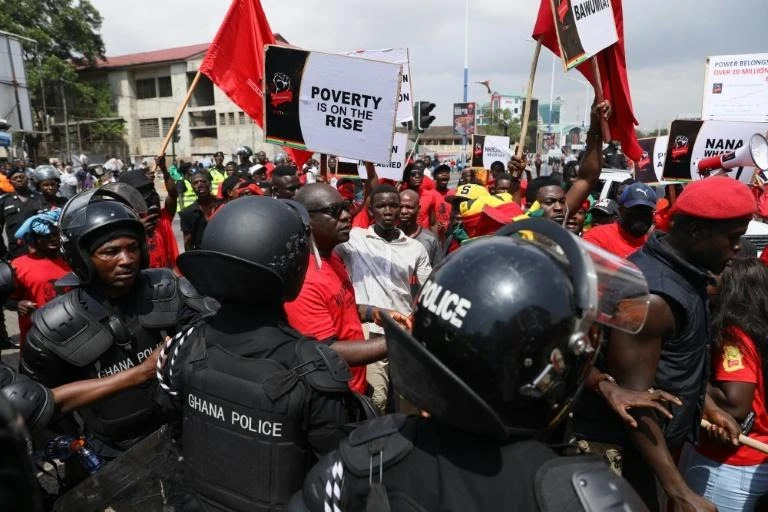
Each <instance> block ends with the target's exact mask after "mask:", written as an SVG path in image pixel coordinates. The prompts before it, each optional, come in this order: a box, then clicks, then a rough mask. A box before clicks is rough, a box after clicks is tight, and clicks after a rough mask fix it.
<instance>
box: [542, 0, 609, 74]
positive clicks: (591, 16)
mask: <svg viewBox="0 0 768 512" xmlns="http://www.w3.org/2000/svg"><path fill="white" fill-rule="evenodd" d="M551 4H552V15H553V16H554V18H555V28H556V31H557V41H558V45H559V46H560V55H561V56H562V58H563V65H564V66H565V69H566V71H567V70H569V69H571V68H573V67H576V66H578V65H579V64H581V63H582V62H584V61H585V60H587V59H589V58H590V57H592V56H593V55H596V54H597V53H598V52H600V51H601V50H603V49H605V48H608V47H609V46H611V45H612V44H613V43H615V42H616V41H618V40H619V36H618V33H617V32H616V20H615V19H614V17H613V6H612V5H611V0H551Z"/></svg>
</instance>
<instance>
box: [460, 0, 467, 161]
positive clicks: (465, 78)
mask: <svg viewBox="0 0 768 512" xmlns="http://www.w3.org/2000/svg"><path fill="white" fill-rule="evenodd" d="M468 82H469V0H466V1H465V2H464V103H467V86H468ZM461 144H462V146H464V154H463V155H462V158H461V160H462V164H463V162H464V159H465V158H466V157H467V133H466V131H465V132H464V135H463V136H462V138H461Z"/></svg>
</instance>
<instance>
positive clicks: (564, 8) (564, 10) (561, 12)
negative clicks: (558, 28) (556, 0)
mask: <svg viewBox="0 0 768 512" xmlns="http://www.w3.org/2000/svg"><path fill="white" fill-rule="evenodd" d="M570 10H571V7H570V6H569V5H568V0H563V1H562V2H560V5H558V6H557V15H558V16H559V17H560V23H565V15H566V14H568V11H570Z"/></svg>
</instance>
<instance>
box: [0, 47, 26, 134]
mask: <svg viewBox="0 0 768 512" xmlns="http://www.w3.org/2000/svg"><path fill="white" fill-rule="evenodd" d="M0 118H1V119H5V120H6V121H8V124H10V125H11V127H10V128H9V129H8V131H11V132H30V131H32V129H33V125H32V109H31V108H30V104H29V89H28V88H27V71H26V68H25V67H24V50H23V48H22V47H21V43H20V42H19V40H18V39H16V38H15V37H14V36H13V35H11V34H2V33H0Z"/></svg>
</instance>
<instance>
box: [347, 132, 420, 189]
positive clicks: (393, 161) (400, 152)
mask: <svg viewBox="0 0 768 512" xmlns="http://www.w3.org/2000/svg"><path fill="white" fill-rule="evenodd" d="M407 145H408V134H407V133H395V137H394V139H393V142H392V157H391V158H390V160H389V162H386V163H378V164H375V165H374V166H375V167H376V176H378V177H379V178H386V179H388V180H394V181H401V180H402V179H403V169H405V156H406V154H407V151H406V146H407ZM357 172H358V174H359V175H360V177H361V178H363V179H367V178H368V172H367V171H366V170H365V162H363V161H358V163H357Z"/></svg>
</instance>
